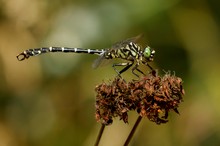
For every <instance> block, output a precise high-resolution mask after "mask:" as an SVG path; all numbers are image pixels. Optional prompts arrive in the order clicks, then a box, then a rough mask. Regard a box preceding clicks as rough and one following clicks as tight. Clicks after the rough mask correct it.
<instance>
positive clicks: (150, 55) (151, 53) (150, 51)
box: [143, 46, 155, 61]
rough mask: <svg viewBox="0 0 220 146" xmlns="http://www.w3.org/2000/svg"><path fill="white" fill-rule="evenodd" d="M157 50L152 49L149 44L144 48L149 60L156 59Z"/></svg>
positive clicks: (145, 55)
mask: <svg viewBox="0 0 220 146" xmlns="http://www.w3.org/2000/svg"><path fill="white" fill-rule="evenodd" d="M154 54H155V50H153V49H151V48H150V47H149V46H147V47H146V48H145V49H144V53H143V55H144V57H145V58H147V59H148V60H149V61H153V59H154Z"/></svg>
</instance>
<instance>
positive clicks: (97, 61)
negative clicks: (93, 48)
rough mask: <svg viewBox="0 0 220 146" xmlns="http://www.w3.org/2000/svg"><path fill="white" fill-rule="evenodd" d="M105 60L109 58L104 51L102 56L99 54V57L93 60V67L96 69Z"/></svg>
mask: <svg viewBox="0 0 220 146" xmlns="http://www.w3.org/2000/svg"><path fill="white" fill-rule="evenodd" d="M105 60H107V59H105V56H104V53H103V54H102V55H101V56H99V57H98V58H97V59H96V60H95V61H94V62H93V64H92V68H94V69H95V68H97V67H99V66H101V65H102V64H103V63H104V62H105Z"/></svg>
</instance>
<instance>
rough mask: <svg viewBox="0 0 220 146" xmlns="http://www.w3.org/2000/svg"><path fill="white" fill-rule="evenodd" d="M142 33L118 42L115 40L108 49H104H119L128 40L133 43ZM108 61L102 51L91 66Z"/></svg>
mask: <svg viewBox="0 0 220 146" xmlns="http://www.w3.org/2000/svg"><path fill="white" fill-rule="evenodd" d="M142 36H143V35H142V34H140V35H138V36H136V37H132V38H128V39H126V40H123V41H120V42H117V43H115V44H113V45H112V47H111V48H110V49H105V50H106V51H107V50H111V49H120V48H123V47H125V46H126V45H127V44H129V43H130V42H133V43H136V42H137V41H138V40H139V39H140V38H141V37H142ZM108 62H110V61H109V60H107V59H105V56H104V53H103V54H102V55H100V57H98V58H97V59H96V60H95V61H94V63H93V65H92V67H93V68H97V67H99V66H102V65H105V64H107V63H108Z"/></svg>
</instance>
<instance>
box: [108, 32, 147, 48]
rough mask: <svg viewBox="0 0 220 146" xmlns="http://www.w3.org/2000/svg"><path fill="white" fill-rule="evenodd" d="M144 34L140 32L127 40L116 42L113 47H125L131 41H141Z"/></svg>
mask: <svg viewBox="0 0 220 146" xmlns="http://www.w3.org/2000/svg"><path fill="white" fill-rule="evenodd" d="M142 36H143V35H142V34H140V35H138V36H136V37H132V38H128V39H126V40H123V41H120V42H116V43H115V44H113V45H112V47H111V49H119V48H122V47H125V46H126V45H127V44H129V43H130V42H133V43H136V42H138V41H139V39H140V38H142Z"/></svg>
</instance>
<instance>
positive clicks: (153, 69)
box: [145, 63, 154, 71]
mask: <svg viewBox="0 0 220 146" xmlns="http://www.w3.org/2000/svg"><path fill="white" fill-rule="evenodd" d="M145 65H146V66H148V67H149V68H150V69H151V71H153V70H154V69H153V68H152V67H151V66H150V65H149V64H148V63H145Z"/></svg>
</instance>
